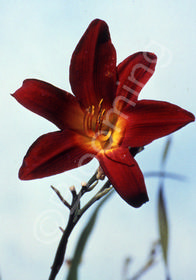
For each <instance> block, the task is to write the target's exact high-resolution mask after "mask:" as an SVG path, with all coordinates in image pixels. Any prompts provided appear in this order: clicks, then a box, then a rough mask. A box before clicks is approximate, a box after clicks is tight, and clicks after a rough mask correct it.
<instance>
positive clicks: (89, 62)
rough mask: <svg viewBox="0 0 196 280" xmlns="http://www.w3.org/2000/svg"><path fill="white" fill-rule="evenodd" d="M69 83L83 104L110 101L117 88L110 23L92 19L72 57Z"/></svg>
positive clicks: (114, 54) (106, 102) (85, 105)
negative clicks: (108, 24)
mask: <svg viewBox="0 0 196 280" xmlns="http://www.w3.org/2000/svg"><path fill="white" fill-rule="evenodd" d="M70 83H71V87H72V90H73V92H74V94H75V95H76V96H77V98H78V99H79V101H80V103H81V104H82V106H83V107H85V108H86V107H89V106H90V105H96V104H98V103H99V102H100V100H101V99H102V98H103V105H105V106H107V104H109V105H111V104H112V101H113V99H114V96H115V91H116V51H115V49H114V46H113V45H112V43H111V39H110V33H109V29H108V26H107V24H106V23H105V22H104V21H102V20H99V19H96V20H94V21H93V22H91V24H90V25H89V27H88V28H87V30H86V32H85V33H84V35H83V36H82V38H81V40H80V41H79V43H78V45H77V47H76V49H75V51H74V53H73V55H72V59H71V65H70Z"/></svg>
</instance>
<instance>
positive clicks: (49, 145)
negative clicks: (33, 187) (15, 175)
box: [19, 130, 93, 180]
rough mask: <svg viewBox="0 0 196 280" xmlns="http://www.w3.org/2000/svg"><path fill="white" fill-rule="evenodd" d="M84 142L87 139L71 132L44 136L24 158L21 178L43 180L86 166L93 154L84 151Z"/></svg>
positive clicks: (58, 132)
mask: <svg viewBox="0 0 196 280" xmlns="http://www.w3.org/2000/svg"><path fill="white" fill-rule="evenodd" d="M82 140H83V142H85V138H82V136H78V135H77V134H76V133H74V132H73V131H69V130H65V131H57V132H52V133H48V134H45V135H42V136H41V137H39V138H38V139H37V140H36V141H35V142H34V143H33V145H32V146H31V147H30V148H29V150H28V152H27V154H26V156H25V157H24V160H23V164H22V166H21V168H20V171H19V178H20V179H22V180H31V179H37V178H43V177H47V176H50V175H54V174H58V173H61V172H64V171H66V170H70V169H73V168H76V167H79V166H81V165H83V164H86V163H87V162H89V161H90V160H91V159H92V158H93V154H92V153H91V152H88V150H86V149H84V147H83V146H82V145H83V144H85V143H82Z"/></svg>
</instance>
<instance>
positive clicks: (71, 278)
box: [67, 191, 113, 280]
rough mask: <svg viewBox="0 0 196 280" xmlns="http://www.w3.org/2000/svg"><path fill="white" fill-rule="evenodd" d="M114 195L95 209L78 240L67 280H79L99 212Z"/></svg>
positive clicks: (106, 197) (104, 199)
mask: <svg viewBox="0 0 196 280" xmlns="http://www.w3.org/2000/svg"><path fill="white" fill-rule="evenodd" d="M112 193H113V192H112V191H110V192H109V194H108V195H106V196H105V197H104V198H103V199H102V200H101V202H99V204H98V205H97V207H96V208H95V210H94V212H93V214H92V215H91V217H90V219H89V221H88V223H87V225H86V226H85V228H84V229H83V231H82V233H81V235H80V238H79V240H78V243H77V245H76V249H75V253H74V256H73V259H72V261H71V266H70V269H69V273H68V276H67V280H77V279H78V267H79V264H80V261H81V259H82V254H83V252H84V249H85V246H86V244H87V241H88V238H89V236H90V234H91V232H92V230H93V227H94V225H95V222H96V219H97V215H98V212H99V210H100V208H101V206H102V205H103V204H104V203H105V201H106V200H107V199H108V198H109V197H110V195H111V194H112Z"/></svg>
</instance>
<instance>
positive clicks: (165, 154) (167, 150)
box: [161, 137, 172, 167]
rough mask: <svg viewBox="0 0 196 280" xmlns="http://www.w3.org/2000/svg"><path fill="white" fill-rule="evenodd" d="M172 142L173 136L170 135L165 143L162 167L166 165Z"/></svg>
mask: <svg viewBox="0 0 196 280" xmlns="http://www.w3.org/2000/svg"><path fill="white" fill-rule="evenodd" d="M171 142H172V138H171V137H168V138H167V142H166V144H165V148H164V151H163V156H162V160H161V165H162V167H163V166H164V165H165V162H166V159H167V157H168V154H169V149H170V147H171Z"/></svg>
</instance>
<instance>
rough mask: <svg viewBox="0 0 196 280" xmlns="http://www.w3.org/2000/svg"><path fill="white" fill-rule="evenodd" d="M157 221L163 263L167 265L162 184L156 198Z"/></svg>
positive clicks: (166, 231) (166, 235) (165, 216)
mask: <svg viewBox="0 0 196 280" xmlns="http://www.w3.org/2000/svg"><path fill="white" fill-rule="evenodd" d="M158 221H159V234H160V241H161V247H162V251H163V258H164V262H165V265H166V267H167V260H168V258H167V256H168V219H167V213H166V203H165V199H164V194H163V187H162V185H161V186H160V188H159V198H158Z"/></svg>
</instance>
